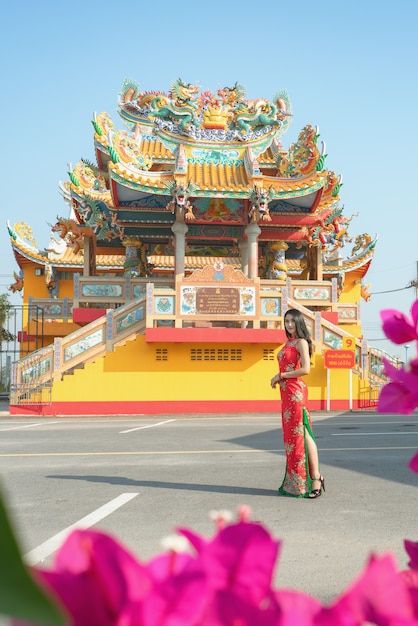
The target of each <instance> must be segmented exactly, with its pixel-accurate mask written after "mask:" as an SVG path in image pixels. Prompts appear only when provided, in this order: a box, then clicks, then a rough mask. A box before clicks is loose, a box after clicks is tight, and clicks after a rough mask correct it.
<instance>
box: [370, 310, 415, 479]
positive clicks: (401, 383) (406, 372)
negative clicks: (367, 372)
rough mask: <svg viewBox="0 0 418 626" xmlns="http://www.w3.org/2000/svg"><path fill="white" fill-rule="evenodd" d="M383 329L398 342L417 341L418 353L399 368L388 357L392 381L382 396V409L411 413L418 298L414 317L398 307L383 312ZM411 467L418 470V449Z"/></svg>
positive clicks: (380, 410) (379, 403)
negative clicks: (408, 315)
mask: <svg viewBox="0 0 418 626" xmlns="http://www.w3.org/2000/svg"><path fill="white" fill-rule="evenodd" d="M380 317H381V319H382V322H383V326H382V328H383V332H384V333H385V335H386V337H387V338H388V339H390V340H391V341H392V342H393V343H395V344H403V343H407V342H409V341H414V342H415V343H416V354H417V356H415V357H414V358H413V359H411V360H410V361H409V362H408V363H405V366H403V367H401V368H400V369H397V368H396V367H394V366H393V365H392V364H391V363H389V361H387V360H386V359H384V360H383V364H384V372H385V374H386V376H388V377H389V378H390V379H391V381H390V382H389V383H387V385H385V386H384V387H383V388H382V390H381V392H380V396H379V402H378V405H377V410H378V412H379V413H399V414H402V415H409V414H411V413H412V412H413V411H414V410H415V409H416V408H417V407H418V300H416V301H415V302H414V304H413V305H412V307H411V317H410V318H409V317H407V316H406V315H405V314H404V313H402V312H401V311H397V310H396V309H385V310H383V311H381V312H380ZM409 467H410V469H411V470H412V471H413V472H416V473H418V453H417V454H416V455H415V456H414V457H413V458H412V459H411V461H410V463H409Z"/></svg>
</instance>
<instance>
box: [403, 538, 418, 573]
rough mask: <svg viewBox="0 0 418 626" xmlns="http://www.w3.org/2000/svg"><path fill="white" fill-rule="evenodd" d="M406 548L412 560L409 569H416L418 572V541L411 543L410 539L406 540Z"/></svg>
mask: <svg viewBox="0 0 418 626" xmlns="http://www.w3.org/2000/svg"><path fill="white" fill-rule="evenodd" d="M404 546H405V550H406V552H407V554H408V556H409V558H410V561H409V563H408V567H410V568H411V569H416V570H417V571H418V541H410V540H409V539H405V541H404Z"/></svg>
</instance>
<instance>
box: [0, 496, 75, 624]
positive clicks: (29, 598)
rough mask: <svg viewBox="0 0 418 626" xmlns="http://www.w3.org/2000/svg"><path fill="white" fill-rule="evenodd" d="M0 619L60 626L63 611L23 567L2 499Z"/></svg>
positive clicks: (0, 500)
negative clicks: (9, 618) (1, 616)
mask: <svg viewBox="0 0 418 626" xmlns="http://www.w3.org/2000/svg"><path fill="white" fill-rule="evenodd" d="M0 615H5V616H7V617H11V618H15V619H21V620H25V621H28V622H36V623H37V624H42V625H45V626H61V625H64V624H65V623H66V622H67V619H66V617H65V615H64V613H63V612H62V610H61V609H60V608H59V607H58V606H57V605H56V604H55V602H54V601H53V600H52V599H50V598H49V597H48V596H47V595H46V593H45V592H44V591H43V589H42V588H41V587H40V586H39V585H38V584H37V583H36V582H35V580H34V578H33V577H32V575H31V574H30V572H29V570H28V568H27V567H26V565H25V564H24V563H23V560H22V557H21V554H20V551H19V547H18V544H17V541H16V538H15V536H14V533H13V530H12V527H11V524H10V521H9V519H8V516H7V512H6V509H5V506H4V503H3V501H2V498H1V496H0Z"/></svg>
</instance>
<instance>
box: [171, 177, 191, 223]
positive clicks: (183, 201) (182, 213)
mask: <svg viewBox="0 0 418 626" xmlns="http://www.w3.org/2000/svg"><path fill="white" fill-rule="evenodd" d="M166 189H167V191H168V192H169V194H170V195H171V196H172V200H171V201H170V202H169V203H168V204H167V206H166V209H170V211H171V212H172V213H173V214H176V215H177V216H178V217H183V218H185V219H188V220H194V219H195V216H194V213H193V206H192V205H191V204H190V202H189V197H190V196H191V195H192V193H193V192H194V191H195V190H196V189H197V186H196V185H195V184H194V183H189V184H188V185H187V187H186V186H185V185H183V184H180V185H177V182H176V181H175V180H173V181H170V182H168V183H166Z"/></svg>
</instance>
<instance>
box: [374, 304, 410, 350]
mask: <svg viewBox="0 0 418 626" xmlns="http://www.w3.org/2000/svg"><path fill="white" fill-rule="evenodd" d="M380 317H381V319H382V322H383V332H384V333H385V335H386V337H387V338H388V339H390V340H391V341H393V343H396V344H401V343H407V342H408V341H418V300H416V301H415V302H414V304H413V305H412V307H411V317H412V320H411V319H409V318H408V317H407V316H406V315H405V314H404V313H402V312H401V311H397V310H396V309H384V310H383V311H380Z"/></svg>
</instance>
